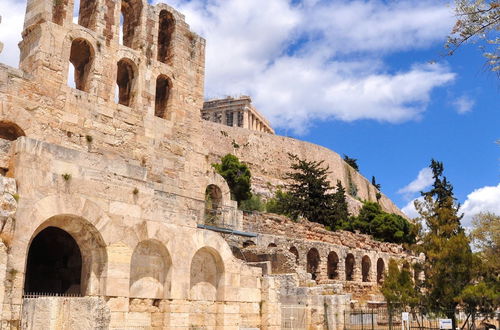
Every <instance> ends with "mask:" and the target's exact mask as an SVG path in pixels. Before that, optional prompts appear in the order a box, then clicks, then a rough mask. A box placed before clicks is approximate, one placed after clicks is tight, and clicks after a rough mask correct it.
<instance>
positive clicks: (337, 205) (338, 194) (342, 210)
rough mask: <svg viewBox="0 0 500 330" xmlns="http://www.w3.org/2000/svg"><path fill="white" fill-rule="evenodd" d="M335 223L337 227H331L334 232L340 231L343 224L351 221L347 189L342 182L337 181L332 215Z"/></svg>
mask: <svg viewBox="0 0 500 330" xmlns="http://www.w3.org/2000/svg"><path fill="white" fill-rule="evenodd" d="M331 217H332V218H333V221H331V222H333V223H334V225H335V227H331V228H332V229H333V230H337V229H340V228H341V227H342V225H341V224H342V223H343V222H345V221H347V219H349V207H348V205H347V200H346V195H345V189H344V187H343V186H342V182H340V180H337V186H336V191H335V193H334V194H333V205H332V214H331Z"/></svg>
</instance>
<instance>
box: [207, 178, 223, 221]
mask: <svg viewBox="0 0 500 330" xmlns="http://www.w3.org/2000/svg"><path fill="white" fill-rule="evenodd" d="M221 215H222V190H221V189H220V188H219V187H218V186H216V185H214V184H211V185H208V186H207V188H206V189H205V223H206V224H216V223H217V221H218V220H219V218H220V216H221Z"/></svg>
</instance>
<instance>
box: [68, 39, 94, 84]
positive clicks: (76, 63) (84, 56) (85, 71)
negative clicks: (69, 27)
mask: <svg viewBox="0 0 500 330" xmlns="http://www.w3.org/2000/svg"><path fill="white" fill-rule="evenodd" d="M93 61H94V49H93V48H92V46H91V45H90V43H89V42H88V41H87V40H85V39H81V38H79V39H75V40H73V42H72V43H71V52H70V56H69V63H70V67H69V70H68V85H69V86H70V87H73V88H76V89H78V90H81V91H85V92H88V91H89V87H90V86H89V85H90V79H89V78H90V71H91V69H92V63H93Z"/></svg>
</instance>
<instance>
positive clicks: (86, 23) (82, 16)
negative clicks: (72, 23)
mask: <svg viewBox="0 0 500 330" xmlns="http://www.w3.org/2000/svg"><path fill="white" fill-rule="evenodd" d="M75 5H77V2H75ZM96 16H97V0H80V8H79V11H78V24H80V25H81V26H83V27H86V28H87V29H91V30H94V29H95V24H96Z"/></svg>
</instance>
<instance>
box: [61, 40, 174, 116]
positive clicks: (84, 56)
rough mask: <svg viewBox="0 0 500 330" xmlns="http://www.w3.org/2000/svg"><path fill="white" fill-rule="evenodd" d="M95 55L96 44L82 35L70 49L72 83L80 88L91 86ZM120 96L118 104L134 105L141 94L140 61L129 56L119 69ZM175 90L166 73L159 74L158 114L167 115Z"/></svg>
mask: <svg viewBox="0 0 500 330" xmlns="http://www.w3.org/2000/svg"><path fill="white" fill-rule="evenodd" d="M94 59H95V51H94V49H93V47H92V45H91V44H90V43H89V42H88V41H87V40H85V39H82V38H78V39H75V40H73V41H72V43H71V51H70V58H69V62H70V69H69V70H68V72H69V73H68V85H70V87H74V88H76V89H78V90H81V91H85V92H88V91H89V89H90V78H91V77H90V75H91V72H92V68H93V63H94ZM116 70H117V71H116V98H115V101H116V102H117V103H118V104H121V105H124V106H128V107H131V106H133V105H134V101H135V96H136V95H137V92H136V88H137V78H138V75H139V73H138V68H137V65H136V64H135V63H134V62H133V61H132V60H130V59H128V58H122V59H121V60H120V61H118V63H117V69H116ZM171 91H172V81H171V79H170V78H169V77H167V76H166V75H163V74H161V75H159V76H158V77H157V78H156V91H155V116H157V117H160V118H165V116H166V115H167V110H168V106H169V100H170V95H171Z"/></svg>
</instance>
